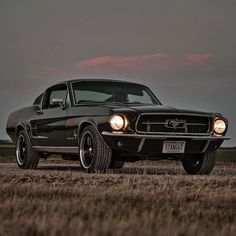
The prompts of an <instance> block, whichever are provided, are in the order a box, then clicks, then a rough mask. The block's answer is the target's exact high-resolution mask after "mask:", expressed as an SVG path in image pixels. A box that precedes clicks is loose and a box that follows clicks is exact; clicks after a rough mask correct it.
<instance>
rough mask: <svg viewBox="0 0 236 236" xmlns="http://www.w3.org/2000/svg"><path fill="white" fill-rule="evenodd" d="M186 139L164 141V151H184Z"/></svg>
mask: <svg viewBox="0 0 236 236" xmlns="http://www.w3.org/2000/svg"><path fill="white" fill-rule="evenodd" d="M184 149H185V141H164V143H163V149H162V153H184Z"/></svg>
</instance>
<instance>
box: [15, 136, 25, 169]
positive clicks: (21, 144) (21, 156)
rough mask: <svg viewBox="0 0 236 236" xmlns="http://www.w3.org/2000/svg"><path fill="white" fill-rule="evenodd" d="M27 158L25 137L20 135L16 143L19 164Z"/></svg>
mask: <svg viewBox="0 0 236 236" xmlns="http://www.w3.org/2000/svg"><path fill="white" fill-rule="evenodd" d="M26 158H27V144H26V140H25V137H24V136H23V135H20V136H19V137H18V139H17V144H16V159H17V162H18V164H19V165H23V164H24V162H25V161H26Z"/></svg>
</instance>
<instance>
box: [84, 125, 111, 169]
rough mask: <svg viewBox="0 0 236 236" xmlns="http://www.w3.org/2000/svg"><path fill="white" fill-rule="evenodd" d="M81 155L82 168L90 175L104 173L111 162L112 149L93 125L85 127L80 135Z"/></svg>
mask: <svg viewBox="0 0 236 236" xmlns="http://www.w3.org/2000/svg"><path fill="white" fill-rule="evenodd" d="M79 154H80V163H81V166H82V167H83V169H85V170H86V171H88V172H89V173H91V172H103V173H104V172H106V171H107V169H108V167H109V165H110V162H111V149H110V148H109V147H108V146H107V145H106V144H105V143H104V141H103V139H102V138H101V136H100V134H99V133H98V132H97V130H96V129H95V128H94V127H93V126H91V125H89V126H87V127H85V128H84V130H83V132H82V133H81V135H80V142H79Z"/></svg>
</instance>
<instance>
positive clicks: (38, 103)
mask: <svg viewBox="0 0 236 236" xmlns="http://www.w3.org/2000/svg"><path fill="white" fill-rule="evenodd" d="M42 98H43V93H42V94H40V95H39V96H38V97H37V98H36V99H35V100H34V103H33V105H34V106H40V105H41V103H42Z"/></svg>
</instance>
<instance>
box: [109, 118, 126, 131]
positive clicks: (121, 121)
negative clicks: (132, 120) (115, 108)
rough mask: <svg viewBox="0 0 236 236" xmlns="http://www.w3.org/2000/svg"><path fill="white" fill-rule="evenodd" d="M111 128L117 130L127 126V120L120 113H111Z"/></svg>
mask: <svg viewBox="0 0 236 236" xmlns="http://www.w3.org/2000/svg"><path fill="white" fill-rule="evenodd" d="M110 125H111V128H112V129H114V130H116V131H118V130H122V129H123V128H126V127H127V120H126V119H125V118H124V117H123V116H121V115H113V116H111V118H110Z"/></svg>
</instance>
